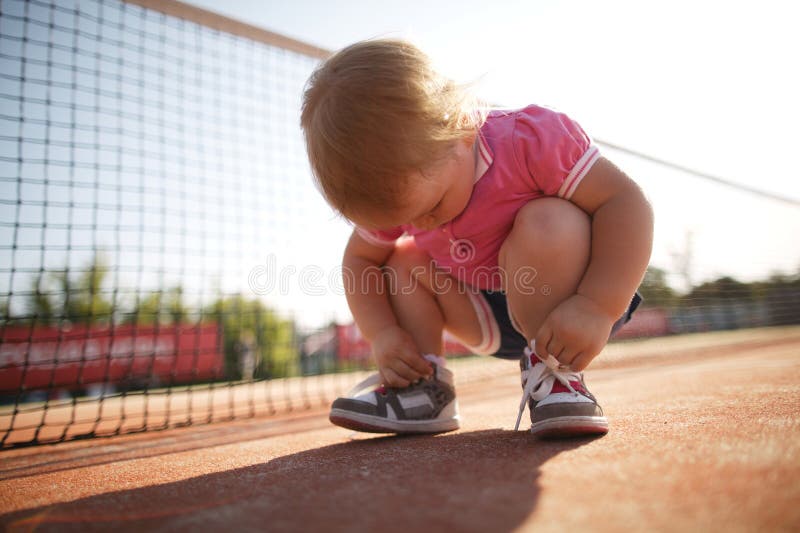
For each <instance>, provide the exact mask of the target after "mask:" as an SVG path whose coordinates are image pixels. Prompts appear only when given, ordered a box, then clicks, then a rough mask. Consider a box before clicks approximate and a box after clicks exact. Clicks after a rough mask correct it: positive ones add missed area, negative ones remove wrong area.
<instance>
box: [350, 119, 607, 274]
mask: <svg viewBox="0 0 800 533" xmlns="http://www.w3.org/2000/svg"><path fill="white" fill-rule="evenodd" d="M476 148H477V151H478V157H477V158H476V159H477V164H476V168H475V180H476V181H475V187H474V189H473V191H472V196H471V197H470V200H469V203H468V204H467V207H466V209H464V211H462V212H461V214H460V215H458V216H457V217H456V218H454V219H453V220H451V221H450V222H447V223H446V224H443V225H441V226H439V227H438V228H435V229H432V230H420V229H417V228H415V227H413V226H411V225H408V224H407V225H403V226H398V227H396V228H391V229H389V230H384V231H370V230H365V229H363V228H356V231H358V233H359V235H361V237H363V238H364V239H365V240H367V241H368V242H370V243H372V244H374V245H377V246H393V245H394V243H395V241H396V240H397V239H398V238H400V237H401V236H403V235H408V236H411V237H413V238H414V240H415V242H416V245H417V246H418V247H419V248H421V249H423V250H425V251H426V252H428V254H429V255H430V256H431V257H432V258H433V259H434V261H436V264H437V266H439V267H440V268H444V269H446V270H448V271H449V272H450V273H451V275H453V276H455V277H456V278H457V279H459V280H460V281H463V282H465V283H467V284H469V285H471V286H473V287H476V288H478V289H484V290H499V289H500V288H501V284H500V278H499V277H498V276H497V273H498V269H497V268H498V265H497V257H498V253H499V251H500V246H502V244H503V241H505V240H506V237H508V235H509V233H510V232H511V228H512V226H513V224H514V218H515V216H516V214H517V211H519V209H520V208H521V207H522V206H524V205H525V204H526V203H528V202H530V201H531V200H534V199H536V198H541V197H543V196H558V197H560V198H565V199H569V198H570V197H571V196H572V194H573V193H574V192H575V189H576V188H577V187H578V184H579V183H580V182H581V180H582V179H583V177H584V176H585V175H586V173H587V172H588V171H589V169H590V168H591V167H592V165H593V164H594V163H595V161H597V159H598V158H599V157H600V153H599V151H598V149H597V147H596V146H594V145H593V144H592V142H591V139H589V137H588V136H587V135H586V133H585V132H584V131H583V129H581V127H580V126H579V125H578V124H577V123H576V122H574V121H573V120H571V119H570V118H569V117H567V116H566V115H564V114H562V113H557V112H555V111H552V110H550V109H546V108H544V107H539V106H529V107H526V108H524V109H520V110H515V111H492V112H491V113H489V116H488V117H487V119H486V122H485V124H484V125H483V126H482V127H481V129H480V134H479V135H478V141H477V147H476Z"/></svg>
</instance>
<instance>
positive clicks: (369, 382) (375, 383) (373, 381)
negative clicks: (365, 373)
mask: <svg viewBox="0 0 800 533" xmlns="http://www.w3.org/2000/svg"><path fill="white" fill-rule="evenodd" d="M380 384H381V375H380V374H372V375H371V376H369V377H368V378H367V379H365V380H364V381H362V382H361V383H359V384H357V385H356V386H354V387H353V388H352V389H350V392H348V393H347V394H346V395H345V398H355V397H356V396H359V395H361V394H364V393H365V392H371V391H374V390H377V389H378V387H379V386H380Z"/></svg>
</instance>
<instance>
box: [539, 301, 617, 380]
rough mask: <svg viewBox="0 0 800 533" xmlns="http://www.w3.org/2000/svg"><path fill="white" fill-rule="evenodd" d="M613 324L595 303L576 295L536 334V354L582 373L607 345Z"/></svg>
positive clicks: (557, 308) (553, 311)
mask: <svg viewBox="0 0 800 533" xmlns="http://www.w3.org/2000/svg"><path fill="white" fill-rule="evenodd" d="M614 322H615V319H612V318H611V317H610V316H608V314H607V313H606V311H604V310H603V309H602V308H601V307H600V306H599V305H597V304H596V303H595V302H593V301H592V300H590V299H589V298H586V297H585V296H581V295H579V294H576V295H575V296H572V297H570V298H568V299H566V300H564V301H563V302H562V303H561V304H560V305H558V306H557V307H556V308H555V309H553V310H552V311H551V312H550V314H549V315H548V316H547V318H546V319H545V321H544V323H543V324H542V326H541V327H540V328H539V331H538V333H537V334H536V339H535V340H536V351H537V352H538V353H539V355H541V356H543V357H545V356H546V354H548V353H549V354H551V355H552V356H553V357H555V358H556V359H558V362H559V363H561V364H562V365H564V366H567V367H570V369H571V370H573V371H575V372H580V371H582V370H583V369H585V368H586V367H587V366H589V363H591V362H592V359H594V358H595V357H596V356H597V354H599V353H600V351H601V350H602V349H603V347H604V346H605V345H606V343H607V342H608V336H609V334H610V333H611V327H612V326H613V325H614Z"/></svg>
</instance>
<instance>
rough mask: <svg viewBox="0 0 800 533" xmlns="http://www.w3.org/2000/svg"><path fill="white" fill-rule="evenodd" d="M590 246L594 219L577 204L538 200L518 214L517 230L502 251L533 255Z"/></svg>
mask: <svg viewBox="0 0 800 533" xmlns="http://www.w3.org/2000/svg"><path fill="white" fill-rule="evenodd" d="M590 243H591V219H590V218H589V215H587V214H586V213H585V212H584V211H583V210H581V209H580V208H579V207H578V206H576V205H575V204H572V203H570V202H569V201H567V200H562V199H560V198H539V199H537V200H533V201H530V202H528V203H527V204H525V206H523V207H522V209H520V210H519V211H518V212H517V215H516V218H515V219H514V227H513V228H512V230H511V233H510V234H509V236H508V237H507V238H506V241H505V242H504V243H503V246H502V247H501V249H500V256H501V258H503V257H505V255H506V254H508V252H509V250H510V249H511V248H513V249H515V250H527V251H531V252H533V253H542V252H543V251H545V250H547V251H552V250H557V249H560V248H567V247H568V248H576V247H577V248H585V249H586V250H588V247H589V245H590Z"/></svg>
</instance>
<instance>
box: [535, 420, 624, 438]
mask: <svg viewBox="0 0 800 533" xmlns="http://www.w3.org/2000/svg"><path fill="white" fill-rule="evenodd" d="M606 433H608V420H607V419H606V418H605V417H604V416H562V417H558V418H549V419H547V420H542V421H540V422H536V423H535V424H532V425H531V434H533V435H536V436H537V437H542V438H565V437H582V436H589V435H605V434H606Z"/></svg>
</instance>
